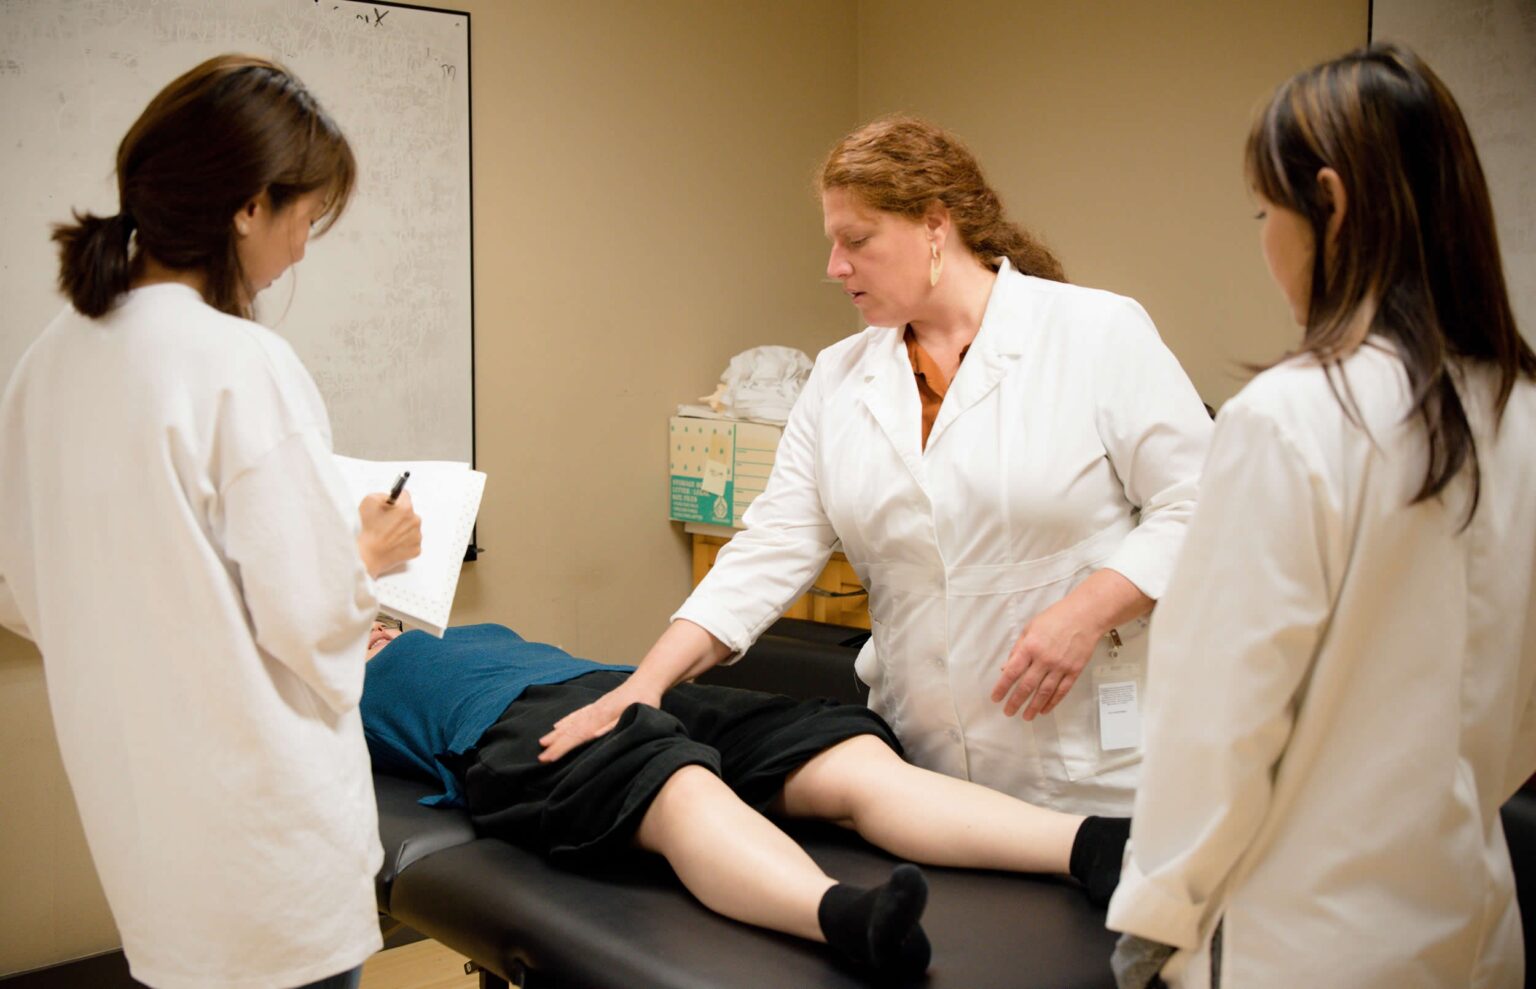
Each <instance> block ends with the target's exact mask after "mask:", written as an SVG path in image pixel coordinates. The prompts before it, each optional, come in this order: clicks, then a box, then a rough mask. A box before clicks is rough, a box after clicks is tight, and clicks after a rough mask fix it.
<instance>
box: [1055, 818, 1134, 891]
mask: <svg viewBox="0 0 1536 989" xmlns="http://www.w3.org/2000/svg"><path fill="white" fill-rule="evenodd" d="M1130 836H1131V819H1130V818H1129V817H1089V818H1085V819H1084V820H1083V823H1082V825H1081V826H1080V827H1079V828H1078V829H1077V837H1076V838H1074V839H1073V840H1072V861H1071V864H1070V865H1069V866H1068V868H1069V869H1071V871H1072V878H1074V879H1076V880H1077V881H1078V882H1080V883H1082V884H1083V885H1084V886H1086V887H1087V888H1088V902H1090V903H1092V904H1093V905H1094V906H1096V907H1102V906H1104V905H1105V904H1107V903H1108V902H1109V898H1110V897H1111V896H1112V895H1114V892H1115V887H1116V886H1118V885H1120V862H1121V860H1122V859H1124V858H1125V843H1126V840H1127V839H1129V838H1130Z"/></svg>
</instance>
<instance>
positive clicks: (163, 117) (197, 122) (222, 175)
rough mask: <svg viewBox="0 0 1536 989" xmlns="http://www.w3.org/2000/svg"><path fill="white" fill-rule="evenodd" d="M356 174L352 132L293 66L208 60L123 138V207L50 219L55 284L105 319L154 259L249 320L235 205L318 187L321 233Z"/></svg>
mask: <svg viewBox="0 0 1536 989" xmlns="http://www.w3.org/2000/svg"><path fill="white" fill-rule="evenodd" d="M356 172H357V166H356V163H355V162H354V160H353V158H352V149H351V148H350V146H348V144H347V140H346V138H345V137H343V136H342V134H341V131H340V130H339V129H338V128H337V127H336V124H335V123H334V122H333V121H332V120H331V119H330V117H328V116H326V114H325V112H324V111H323V110H321V108H320V105H319V104H318V103H316V102H315V99H314V97H313V96H312V95H310V93H309V91H308V90H306V89H305V88H304V87H303V85H302V84H301V83H300V82H299V81H298V79H296V78H294V76H293V75H292V73H290V72H288V70H286V69H284V68H283V67H282V66H280V65H277V64H276V63H274V62H270V61H268V60H266V59H262V58H255V57H251V56H246V55H220V56H218V57H216V58H211V59H209V60H208V61H206V62H203V63H202V64H201V65H198V66H196V67H195V68H193V69H191V70H190V71H188V72H187V73H185V74H184V75H182V76H181V77H180V78H178V79H176V80H174V81H173V82H171V83H170V84H169V85H168V86H166V87H165V88H164V89H162V90H161V91H160V93H159V94H158V95H157V96H155V98H154V99H153V100H151V101H150V103H149V106H147V107H146V108H145V109H144V112H143V113H142V114H140V115H139V119H138V120H136V121H134V124H133V126H132V127H131V128H129V130H128V133H127V134H126V135H125V136H124V137H123V140H122V142H121V143H120V144H119V145H118V148H117V195H118V202H119V203H121V204H122V212H121V213H119V214H118V215H117V216H114V217H108V218H105V219H103V218H101V217H97V216H91V215H89V214H85V215H82V214H80V213H79V212H76V213H75V214H74V219H75V222H74V223H72V224H68V223H66V224H60V225H59V226H56V227H55V228H54V231H53V239H54V241H55V242H57V243H58V245H59V288H60V289H62V290H63V292H64V294H65V295H67V296H69V299H70V301H71V302H73V303H74V306H75V308H76V309H78V310H79V311H80V312H81V313H83V314H85V315H87V316H91V317H96V316H100V315H102V314H103V313H105V312H107V310H109V309H111V308H112V305H113V303H114V302H115V301H116V299H117V297H118V296H120V295H122V294H123V293H124V292H126V291H127V290H128V288H129V287H130V285H131V284H132V281H133V279H134V277H135V275H136V274H137V273H138V270H139V268H140V266H141V265H142V264H143V261H144V258H146V257H149V258H153V259H154V260H155V261H156V262H158V263H159V264H160V265H163V266H164V267H166V268H169V269H171V270H172V271H178V272H195V273H197V274H198V275H200V276H201V282H202V292H203V300H204V301H205V302H207V303H208V304H209V305H210V306H213V307H214V308H215V309H218V310H219V311H221V312H226V313H229V314H230V315H235V316H246V317H248V316H250V314H251V312H250V310H251V296H252V294H253V293H252V290H251V286H250V284H249V282H248V280H247V278H246V277H245V272H244V271H242V270H241V267H240V257H239V253H238V251H237V250H236V243H235V236H234V218H235V213H236V212H237V211H238V210H240V209H241V208H242V207H243V206H244V205H245V204H246V203H249V202H250V201H251V200H253V199H257V198H258V197H260V196H262V195H266V196H267V197H268V199H269V200H270V203H271V207H272V209H273V210H274V211H278V210H282V209H283V208H284V207H285V206H287V205H288V204H290V203H291V202H292V201H293V200H294V199H295V198H297V197H299V196H302V195H306V194H308V193H311V192H316V191H319V192H321V193H322V194H323V196H324V205H323V209H322V211H321V215H320V216H319V217H317V221H318V222H317V226H316V233H317V234H318V233H323V232H324V231H325V230H326V229H328V228H329V227H330V225H331V224H332V223H334V222H335V220H336V217H337V216H339V215H340V214H341V212H342V210H343V209H344V208H345V207H346V204H347V200H348V198H349V197H350V196H351V193H352V186H353V182H354V180H355V177H356Z"/></svg>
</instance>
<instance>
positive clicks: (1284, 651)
mask: <svg viewBox="0 0 1536 989" xmlns="http://www.w3.org/2000/svg"><path fill="white" fill-rule="evenodd" d="M1344 369H1345V373H1346V374H1347V379H1348V389H1349V392H1350V393H1352V394H1353V395H1354V397H1355V399H1356V400H1357V401H1358V403H1359V408H1360V413H1361V416H1362V418H1363V421H1364V423H1365V424H1366V426H1367V427H1368V429H1369V434H1370V435H1369V436H1368V435H1367V433H1366V432H1365V431H1364V430H1362V429H1360V428H1358V427H1356V426H1354V425H1351V424H1350V423H1349V422H1348V420H1347V419H1346V416H1345V413H1344V412H1343V411H1342V410H1341V408H1340V407H1339V404H1338V402H1337V401H1336V400H1335V397H1334V394H1333V392H1332V391H1331V390H1330V388H1329V385H1328V382H1327V380H1326V379H1325V377H1324V374H1323V372H1322V370H1321V369H1320V368H1319V367H1317V366H1316V365H1315V364H1314V363H1311V362H1309V361H1305V360H1300V359H1298V360H1295V361H1292V362H1289V363H1287V364H1284V365H1281V366H1280V367H1277V368H1275V369H1273V370H1270V371H1268V372H1266V373H1264V374H1261V375H1259V376H1258V377H1257V378H1255V379H1254V381H1253V382H1252V383H1250V384H1249V386H1248V387H1247V388H1245V389H1244V390H1243V392H1242V393H1241V394H1240V395H1238V396H1237V397H1236V398H1234V399H1233V400H1232V401H1231V402H1229V403H1228V404H1227V405H1226V406H1225V407H1224V408H1223V409H1222V412H1221V416H1220V419H1219V421H1218V424H1217V428H1216V436H1215V439H1214V440H1213V442H1212V446H1211V452H1210V460H1209V462H1208V464H1207V466H1206V470H1205V475H1204V479H1203V481H1202V491H1201V500H1200V507H1199V510H1198V511H1197V512H1196V515H1195V519H1194V522H1193V523H1192V524H1191V526H1190V533H1189V538H1188V539H1187V540H1186V542H1185V546H1184V555H1183V558H1182V560H1181V563H1180V565H1179V568H1178V571H1177V573H1176V574H1175V575H1174V578H1173V582H1172V583H1171V584H1170V586H1169V588H1168V593H1167V594H1166V595H1165V596H1164V598H1163V600H1162V602H1161V604H1160V605H1159V606H1158V610H1157V614H1156V616H1155V618H1154V619H1153V623H1152V635H1151V639H1152V647H1151V653H1152V655H1151V674H1152V682H1151V684H1150V686H1149V699H1148V708H1149V711H1148V723H1147V736H1146V747H1147V758H1146V763H1145V765H1144V767H1143V778H1142V789H1141V792H1140V793H1139V794H1138V796H1137V801H1136V813H1135V824H1134V827H1133V831H1132V836H1131V847H1130V851H1129V852H1128V854H1127V857H1126V865H1125V873H1124V877H1123V879H1122V880H1121V883H1120V887H1119V890H1118V891H1117V893H1116V894H1115V897H1114V900H1113V901H1112V903H1111V905H1110V911H1109V926H1110V927H1112V928H1114V929H1116V930H1121V931H1128V932H1131V933H1134V934H1137V935H1140V936H1142V937H1147V938H1151V939H1153V940H1156V941H1160V942H1162V943H1164V944H1170V945H1174V946H1176V947H1178V948H1179V949H1181V950H1180V951H1179V952H1178V953H1176V954H1175V955H1174V956H1173V958H1172V959H1171V960H1170V962H1169V964H1168V965H1167V966H1166V967H1165V970H1164V975H1165V978H1167V979H1168V980H1169V981H1170V982H1171V983H1172V984H1173V985H1175V986H1179V987H1206V986H1209V985H1210V983H1211V960H1210V942H1211V935H1212V932H1213V930H1214V929H1215V927H1216V925H1217V923H1218V922H1221V923H1222V931H1223V932H1222V961H1221V984H1222V985H1224V986H1234V987H1237V986H1240V987H1243V989H1260V987H1265V986H1276V987H1279V986H1284V987H1291V986H1307V987H1309V989H1328V987H1339V989H1345V987H1347V989H1373V987H1379V989H1412V987H1444V989H1450V987H1453V986H1454V987H1458V989H1460V987H1468V986H1471V987H1506V986H1518V985H1520V983H1521V970H1522V965H1521V935H1520V925H1519V918H1518V909H1517V907H1516V905H1515V901H1514V898H1513V883H1512V879H1511V873H1510V862H1509V853H1508V850H1507V848H1506V846H1505V841H1504V834H1503V830H1502V828H1501V827H1500V823H1499V806H1500V804H1502V803H1503V802H1504V800H1505V799H1507V798H1508V797H1509V796H1510V795H1511V794H1512V793H1513V792H1514V791H1515V790H1516V789H1517V788H1518V787H1519V785H1520V784H1521V782H1522V781H1523V780H1525V779H1526V778H1527V777H1528V776H1530V775H1531V772H1532V771H1533V770H1536V621H1533V618H1536V597H1533V593H1536V579H1533V571H1536V444H1533V443H1532V441H1531V437H1532V435H1533V434H1536V385H1533V384H1532V383H1531V382H1529V381H1522V382H1520V384H1519V385H1518V386H1517V387H1516V389H1515V392H1514V394H1513V396H1512V397H1511V399H1510V403H1509V406H1508V408H1507V410H1506V412H1505V415H1504V422H1503V427H1502V429H1501V430H1500V431H1499V433H1498V434H1497V436H1496V437H1495V435H1494V432H1493V429H1492V426H1491V425H1490V422H1491V413H1490V405H1491V400H1490V394H1491V387H1490V384H1491V378H1489V377H1488V376H1487V375H1486V372H1485V371H1476V372H1474V373H1472V374H1471V375H1470V376H1469V378H1468V379H1467V380H1466V381H1465V382H1464V383H1463V387H1462V388H1461V393H1462V395H1463V396H1466V404H1467V405H1468V406H1469V410H1470V414H1471V418H1472V422H1473V428H1474V435H1475V436H1476V439H1477V451H1478V458H1479V461H1480V463H1481V467H1482V496H1481V502H1480V504H1479V506H1478V509H1477V514H1476V516H1475V517H1474V518H1473V520H1472V524H1471V527H1470V528H1469V529H1467V530H1466V531H1464V532H1462V531H1459V529H1460V526H1461V523H1462V521H1463V519H1464V508H1465V505H1466V500H1467V492H1468V489H1469V485H1468V484H1467V483H1466V481H1465V480H1464V479H1463V480H1462V481H1458V482H1456V483H1455V484H1454V485H1453V487H1452V488H1451V489H1450V491H1449V494H1448V496H1447V497H1446V498H1445V499H1444V500H1443V501H1441V500H1433V501H1428V502H1423V503H1420V504H1417V505H1413V506H1411V507H1410V506H1409V500H1410V499H1411V498H1412V496H1413V495H1414V493H1415V492H1416V491H1417V490H1418V486H1419V484H1420V483H1421V481H1422V479H1423V475H1424V466H1423V465H1424V457H1425V443H1424V439H1423V437H1424V433H1423V427H1422V426H1421V425H1420V424H1419V422H1418V421H1417V419H1414V418H1409V419H1407V420H1406V421H1405V420H1404V417H1405V415H1406V410H1407V409H1408V408H1409V405H1408V389H1407V379H1406V375H1405V374H1404V372H1403V370H1402V366H1401V364H1400V363H1399V362H1398V361H1397V359H1396V358H1395V357H1394V356H1392V355H1391V354H1390V353H1389V352H1388V351H1386V350H1383V349H1379V348H1377V347H1375V346H1371V347H1368V348H1365V349H1362V350H1361V351H1360V352H1358V353H1357V354H1355V355H1354V356H1352V357H1350V358H1349V359H1348V360H1347V361H1346V362H1345V365H1344ZM1341 380H1342V379H1341ZM1340 393H1343V388H1342V386H1341V387H1340Z"/></svg>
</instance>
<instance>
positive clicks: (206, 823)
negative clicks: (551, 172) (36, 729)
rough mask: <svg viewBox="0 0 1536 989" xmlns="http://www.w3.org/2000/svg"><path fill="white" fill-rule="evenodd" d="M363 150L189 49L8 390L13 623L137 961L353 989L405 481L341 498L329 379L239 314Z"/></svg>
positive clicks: (0, 496)
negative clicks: (378, 655) (378, 679)
mask: <svg viewBox="0 0 1536 989" xmlns="http://www.w3.org/2000/svg"><path fill="white" fill-rule="evenodd" d="M354 174H355V165H354V162H353V158H352V152H351V150H350V149H349V147H348V145H347V142H346V140H345V138H343V137H342V135H341V132H340V131H339V130H338V129H337V127H336V125H335V124H334V123H333V122H332V121H331V120H330V119H329V118H328V117H327V116H326V115H325V113H324V112H323V111H322V110H321V109H320V107H319V106H318V104H317V103H316V102H315V100H314V97H312V96H311V95H310V94H309V93H308V92H307V91H306V90H305V89H304V87H303V86H302V85H301V84H300V83H299V82H298V80H297V79H295V78H294V77H293V76H292V75H291V74H289V73H288V72H287V71H285V70H284V69H283V68H282V67H280V66H278V65H275V64H273V63H271V62H268V61H265V60H262V59H257V58H248V57H243V56H233V55H227V56H221V57H219V58H214V59H211V60H209V61H207V62H205V63H203V64H202V65H199V66H197V67H196V68H194V69H192V70H191V71H189V72H187V73H186V74H185V75H183V76H181V77H180V78H178V79H176V80H175V81H174V82H172V83H171V84H170V85H168V86H167V87H166V88H165V89H164V90H163V91H161V92H160V94H159V95H158V96H156V97H155V98H154V100H153V101H151V102H150V104H149V106H148V107H147V108H146V109H145V110H144V113H143V114H142V115H141V116H140V117H139V119H138V120H137V121H136V122H135V123H134V125H133V127H132V128H131V129H130V130H129V131H128V134H127V136H125V137H124V138H123V140H122V143H121V145H120V146H119V148H118V155H117V181H118V195H119V199H120V202H121V210H120V211H119V212H118V214H117V215H115V216H112V217H107V218H101V217H95V216H79V215H78V214H77V215H76V217H75V222H73V223H71V224H66V225H62V226H60V227H58V228H56V231H55V234H54V239H55V240H56V241H58V243H59V246H60V274H59V285H60V288H61V289H62V290H63V291H64V293H65V295H66V296H67V297H68V299H69V302H70V305H69V306H68V307H66V308H65V310H64V311H63V312H62V313H61V314H60V315H59V316H58V317H57V318H56V319H55V320H54V321H53V322H52V323H51V324H50V325H49V326H48V328H47V329H46V330H44V332H43V334H42V335H41V336H40V337H39V338H38V339H37V340H36V341H35V342H34V343H33V344H32V346H31V347H30V348H29V349H28V351H27V352H26V354H25V355H24V356H23V357H22V359H21V362H20V364H18V366H17V368H16V371H15V374H14V375H13V376H12V378H11V381H10V384H9V386H8V387H7V388H6V390H5V393H4V397H3V399H0V477H3V478H4V483H3V484H0V621H3V622H4V624H6V625H7V626H8V627H10V628H13V629H15V630H16V631H18V632H20V633H21V634H23V635H27V636H29V637H31V638H32V639H34V640H35V641H36V642H37V644H38V647H39V649H40V650H41V652H42V654H43V663H44V667H45V670H46V673H47V679H48V696H49V702H50V704H51V707H52V710H53V720H54V725H55V728H56V730H57V732H58V738H59V748H60V751H61V753H62V755H63V758H64V767H65V770H66V771H67V773H68V775H69V781H70V785H71V787H72V789H73V791H74V796H75V801H76V803H77V804H78V806H79V809H80V817H81V821H82V823H83V824H84V827H85V834H86V839H87V841H88V843H89V845H90V849H91V855H92V858H93V859H94V861H95V864H96V869H97V873H98V875H99V876H100V878H101V882H102V887H103V889H104V890H105V891H106V895H107V901H108V903H109V904H110V906H111V908H112V914H113V917H114V919H115V920H116V922H117V927H118V931H119V933H120V934H121V936H122V939H123V948H124V951H125V952H126V954H127V957H128V961H129V964H130V966H131V968H132V970H133V974H134V976H135V977H136V978H137V979H138V980H139V981H141V982H145V983H148V984H149V985H152V986H156V987H158V989H177V987H187V989H193V987H198V989H202V987H209V986H238V987H248V989H286V987H293V986H301V985H309V984H315V985H325V986H346V985H351V984H355V982H356V979H357V973H358V967H359V966H360V965H361V963H362V961H363V959H364V958H365V957H367V956H368V955H369V954H371V953H372V952H374V951H375V950H377V949H378V947H379V944H380V941H379V932H378V926H377V921H376V913H375V907H374V896H373V875H374V873H375V872H376V871H377V868H378V865H379V862H380V859H381V851H380V849H379V843H378V829H377V825H376V823H375V807H374V801H373V793H372V785H371V776H370V772H369V763H368V753H367V750H366V748H365V746H364V743H363V736H362V730H361V722H360V718H359V714H358V709H357V705H358V699H359V696H360V694H361V692H362V684H363V664H364V652H365V648H366V644H367V639H368V632H369V624H370V621H371V619H372V618H373V616H374V613H375V611H376V609H377V602H376V600H375V597H374V592H373V586H372V581H371V579H370V574H373V575H377V574H379V573H382V572H384V571H385V570H388V569H390V568H391V567H393V566H395V565H396V564H398V563H400V562H403V561H404V560H406V559H409V558H410V557H412V556H414V555H416V553H417V552H419V546H420V528H419V526H420V523H419V520H418V519H417V518H416V515H415V512H414V511H412V509H411V508H410V502H409V498H408V496H406V497H402V498H401V500H400V501H399V502H398V503H397V504H395V505H393V506H389V505H387V504H386V503H385V498H384V496H383V495H378V496H370V497H369V498H368V499H366V500H365V501H364V502H363V504H362V505H361V507H360V508H359V506H357V505H354V504H350V503H349V498H348V495H347V493H346V489H345V487H344V486H343V484H342V482H341V479H340V477H339V476H338V475H337V473H336V469H335V466H334V464H333V463H332V460H331V454H330V425H329V420H328V418H327V415H326V411H325V406H324V404H323V403H322V401H321V399H320V395H319V393H318V391H316V389H315V385H314V382H313V381H312V380H311V378H310V376H309V375H308V373H307V372H306V371H305V370H304V368H303V366H302V365H301V364H300V363H299V360H298V358H297V357H296V356H295V354H294V352H293V350H292V349H291V348H290V347H289V346H288V344H287V343H285V342H284V341H283V340H282V339H281V338H279V337H278V336H277V335H276V334H274V333H272V332H271V331H269V330H267V329H265V328H264V327H262V326H260V325H258V324H256V323H254V322H251V321H250V315H251V305H252V300H253V299H254V297H255V295H256V294H257V293H258V292H260V291H261V290H262V289H264V288H266V287H267V286H268V285H270V284H271V283H272V281H273V280H274V279H276V278H277V277H278V276H279V275H281V274H282V273H283V271H284V270H285V269H287V268H288V267H289V266H290V265H292V264H293V263H295V262H297V261H298V260H299V259H300V258H302V257H303V256H304V247H305V244H306V242H307V241H308V238H309V235H310V229H311V226H317V227H318V229H321V230H323V229H324V228H326V227H328V226H329V225H330V224H331V223H332V222H334V221H335V219H336V217H337V216H339V215H340V213H341V212H342V210H343V208H344V207H345V205H346V203H347V199H348V196H349V195H350V193H351V190H352V185H353V179H354Z"/></svg>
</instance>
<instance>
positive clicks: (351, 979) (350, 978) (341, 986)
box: [298, 965, 363, 989]
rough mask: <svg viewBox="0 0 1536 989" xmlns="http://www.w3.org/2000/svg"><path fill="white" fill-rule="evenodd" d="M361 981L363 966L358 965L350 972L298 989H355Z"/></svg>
mask: <svg viewBox="0 0 1536 989" xmlns="http://www.w3.org/2000/svg"><path fill="white" fill-rule="evenodd" d="M362 981H363V966H361V965H359V966H357V967H356V968H354V969H353V970H352V971H350V972H342V973H341V974H340V975H333V976H331V977H330V978H328V979H321V980H320V981H319V982H311V983H310V984H309V985H307V986H299V987H298V989H357V987H358V985H359V984H361V983H362Z"/></svg>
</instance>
